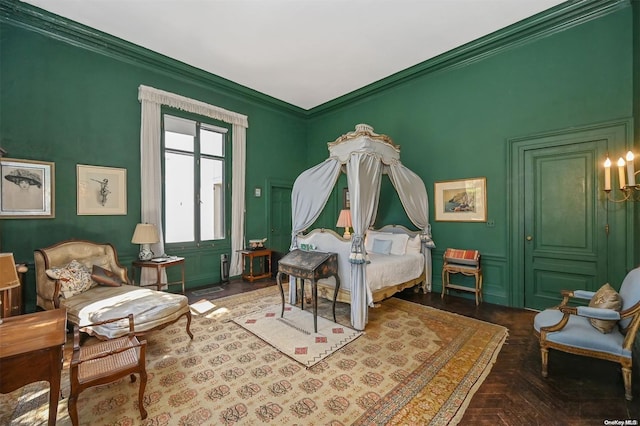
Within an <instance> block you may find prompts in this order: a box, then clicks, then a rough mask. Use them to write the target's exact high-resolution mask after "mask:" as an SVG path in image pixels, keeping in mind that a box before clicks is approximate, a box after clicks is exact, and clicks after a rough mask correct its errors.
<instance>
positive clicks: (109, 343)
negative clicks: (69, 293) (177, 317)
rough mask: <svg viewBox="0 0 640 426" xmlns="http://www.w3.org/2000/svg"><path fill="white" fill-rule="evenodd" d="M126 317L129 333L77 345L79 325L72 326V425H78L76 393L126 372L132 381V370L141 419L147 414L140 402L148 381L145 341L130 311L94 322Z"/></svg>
mask: <svg viewBox="0 0 640 426" xmlns="http://www.w3.org/2000/svg"><path fill="white" fill-rule="evenodd" d="M127 319H128V321H129V334H128V335H126V336H122V337H119V338H117V339H111V340H105V341H100V342H98V343H96V344H91V345H84V346H82V347H81V346H80V331H81V330H82V327H78V326H77V325H74V327H73V355H72V358H71V365H70V373H71V374H70V382H71V395H70V396H69V416H70V417H71V422H72V423H73V425H74V426H77V425H78V409H77V400H78V395H79V394H80V392H82V391H83V390H85V389H87V388H90V387H93V386H98V385H104V384H107V383H111V382H114V381H116V380H118V379H120V378H122V377H125V376H126V375H130V376H131V382H132V383H133V382H135V380H136V376H135V375H134V374H135V373H138V374H139V375H140V388H139V391H138V407H139V408H140V415H141V416H142V419H146V418H147V411H146V410H145V409H144V406H143V397H144V389H145V387H146V385H147V370H146V368H145V349H146V346H147V341H146V340H142V341H138V339H137V338H136V336H135V330H134V326H133V314H129V315H128V316H126V317H122V318H113V319H110V320H107V321H103V322H100V323H96V324H87V325H101V324H108V323H111V322H116V321H123V320H127Z"/></svg>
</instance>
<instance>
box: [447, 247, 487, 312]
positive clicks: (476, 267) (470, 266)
mask: <svg viewBox="0 0 640 426" xmlns="http://www.w3.org/2000/svg"><path fill="white" fill-rule="evenodd" d="M449 274H463V275H466V276H473V277H475V279H476V285H475V288H474V287H467V286H463V285H458V284H451V282H450V281H449ZM450 288H452V289H454V290H459V291H469V292H473V293H475V294H476V306H478V304H479V302H481V301H482V268H481V267H480V252H478V250H460V249H453V248H448V249H447V250H446V251H445V252H444V263H443V265H442V295H441V297H442V298H444V294H445V292H446V291H447V290H448V289H450Z"/></svg>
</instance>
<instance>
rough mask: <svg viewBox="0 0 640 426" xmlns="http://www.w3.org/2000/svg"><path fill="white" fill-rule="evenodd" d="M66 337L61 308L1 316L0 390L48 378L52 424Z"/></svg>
mask: <svg viewBox="0 0 640 426" xmlns="http://www.w3.org/2000/svg"><path fill="white" fill-rule="evenodd" d="M66 340H67V311H66V310H65V309H53V310H51V311H42V312H36V313H34V314H27V315H19V316H15V317H10V318H5V319H4V320H3V323H2V324H0V393H9V392H13V391H14V390H16V389H18V388H21V387H22V386H24V385H26V384H29V383H32V382H37V381H40V380H46V381H48V382H49V425H55V424H56V414H57V412H58V399H59V398H60V377H61V375H62V361H63V356H64V343H65V341H66Z"/></svg>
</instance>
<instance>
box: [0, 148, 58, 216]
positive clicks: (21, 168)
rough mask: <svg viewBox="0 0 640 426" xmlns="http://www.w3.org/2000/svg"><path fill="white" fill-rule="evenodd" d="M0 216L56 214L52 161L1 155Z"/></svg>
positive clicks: (53, 166)
mask: <svg viewBox="0 0 640 426" xmlns="http://www.w3.org/2000/svg"><path fill="white" fill-rule="evenodd" d="M0 176H1V179H2V182H1V183H0V218H2V219H4V218H29V219H50V218H53V217H55V205H54V190H55V185H54V180H55V165H54V164H53V163H50V162H47V161H35V160H17V159H14V158H0Z"/></svg>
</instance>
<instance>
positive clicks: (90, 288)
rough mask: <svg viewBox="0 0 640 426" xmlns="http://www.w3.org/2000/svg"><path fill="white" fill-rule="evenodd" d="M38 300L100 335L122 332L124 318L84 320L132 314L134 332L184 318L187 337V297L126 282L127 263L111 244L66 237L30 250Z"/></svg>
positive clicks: (71, 321)
mask: <svg viewBox="0 0 640 426" xmlns="http://www.w3.org/2000/svg"><path fill="white" fill-rule="evenodd" d="M34 258H35V273H36V295H37V302H36V303H37V305H38V306H39V307H40V308H42V309H45V310H49V309H56V308H66V309H67V319H68V320H69V322H70V323H72V324H75V325H78V326H79V327H80V328H81V330H82V331H83V332H86V333H87V334H90V335H94V336H96V337H98V338H101V339H111V338H116V337H120V336H124V335H126V334H127V333H128V332H129V325H128V323H127V322H126V321H119V322H113V323H108V324H104V325H101V326H96V327H84V328H83V325H86V324H90V323H96V322H101V321H105V320H108V319H111V318H118V317H126V316H127V315H128V314H129V313H131V314H133V316H134V322H135V334H136V335H141V334H145V333H147V332H149V331H151V330H157V329H160V328H164V327H166V326H167V325H169V324H171V323H174V322H176V321H177V320H178V319H180V318H181V317H183V316H184V317H186V320H187V325H186V331H187V334H189V336H190V337H191V338H193V334H192V333H191V330H190V326H191V311H190V308H189V303H188V299H187V297H186V296H184V295H181V294H172V293H167V292H162V291H156V290H151V289H149V288H143V287H138V286H133V285H129V278H128V277H127V268H125V267H124V266H122V265H121V264H120V263H119V262H118V255H117V253H116V249H115V247H114V246H113V245H111V244H108V243H95V242H91V241H85V240H68V241H63V242H60V243H58V244H55V245H53V246H50V247H47V248H43V249H38V250H35V252H34Z"/></svg>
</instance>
